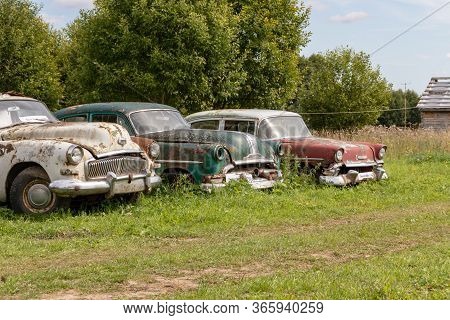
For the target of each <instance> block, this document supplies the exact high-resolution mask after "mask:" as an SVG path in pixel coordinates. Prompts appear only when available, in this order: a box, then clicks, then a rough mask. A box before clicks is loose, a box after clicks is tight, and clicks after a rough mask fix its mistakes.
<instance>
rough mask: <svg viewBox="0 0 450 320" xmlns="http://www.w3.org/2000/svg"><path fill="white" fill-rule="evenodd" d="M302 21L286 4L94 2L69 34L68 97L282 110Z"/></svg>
mask: <svg viewBox="0 0 450 320" xmlns="http://www.w3.org/2000/svg"><path fill="white" fill-rule="evenodd" d="M308 17H309V9H306V8H305V7H304V6H303V5H301V6H298V4H297V1H294V0H283V1H281V0H280V1H263V2H258V3H254V2H242V3H241V2H237V1H231V0H228V1H226V0H219V1H209V0H200V1H187V0H183V1H174V0H168V1H162V0H154V1H150V0H147V1H144V0H141V1H138V0H127V1H126V0H119V1H113V0H101V1H97V2H96V8H95V9H93V10H91V11H87V12H84V13H83V14H82V15H81V17H80V18H79V19H78V20H77V21H75V22H74V23H73V24H72V25H71V26H70V28H69V30H68V35H69V41H68V42H67V52H66V58H65V61H66V70H67V81H66V85H67V95H68V96H71V99H70V100H71V102H72V103H80V102H93V101H100V100H104V101H105V100H106V101H107V100H125V101H129V100H151V101H155V102H160V103H165V104H169V105H173V106H175V107H177V108H178V109H180V110H181V111H182V112H184V113H188V112H196V111H200V110H208V109H213V108H219V109H220V108H225V107H231V106H232V107H262V108H264V107H272V108H281V107H282V106H284V105H285V104H286V103H287V102H288V101H290V100H291V99H292V98H293V97H294V95H295V91H296V88H297V83H298V81H299V71H298V69H297V63H298V50H299V49H300V48H301V47H303V46H304V45H305V44H306V43H307V38H308V36H309V34H308V33H307V32H305V31H304V28H306V26H307V23H308Z"/></svg>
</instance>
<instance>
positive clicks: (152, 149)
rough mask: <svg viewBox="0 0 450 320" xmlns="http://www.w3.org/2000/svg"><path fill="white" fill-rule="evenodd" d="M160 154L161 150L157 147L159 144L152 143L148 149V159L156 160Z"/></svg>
mask: <svg viewBox="0 0 450 320" xmlns="http://www.w3.org/2000/svg"><path fill="white" fill-rule="evenodd" d="M160 153H161V148H160V147H159V144H157V143H156V142H153V143H152V144H151V145H150V146H149V147H148V154H149V155H150V157H152V158H153V159H156V158H158V157H159V154H160Z"/></svg>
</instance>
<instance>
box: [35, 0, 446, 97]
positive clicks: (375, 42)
mask: <svg viewBox="0 0 450 320" xmlns="http://www.w3.org/2000/svg"><path fill="white" fill-rule="evenodd" d="M34 2H36V3H38V4H40V5H42V10H41V14H42V16H43V17H44V19H45V20H46V21H48V22H49V23H51V24H52V25H53V26H54V27H55V28H62V27H64V26H65V25H66V24H67V23H69V22H70V21H72V20H73V19H74V18H75V17H77V15H78V12H79V10H80V9H89V8H92V2H93V1H92V0H34ZM305 3H306V4H307V5H309V6H311V7H312V14H311V21H310V26H309V30H310V31H311V32H312V37H311V42H310V43H309V44H308V46H307V47H306V48H305V49H304V50H303V54H304V55H306V56H309V55H310V54H312V53H315V52H324V51H326V50H329V49H334V48H336V47H338V46H350V47H352V48H354V49H356V50H358V51H359V50H362V51H365V52H367V53H372V52H374V51H375V50H377V49H378V48H380V47H381V46H382V45H384V44H385V43H387V42H388V41H389V40H391V39H393V38H394V37H395V36H397V35H398V34H400V33H401V32H403V31H405V30H406V29H408V28H409V27H410V26H412V25H414V24H415V23H417V22H418V21H420V20H421V19H423V18H425V17H426V16H427V15H428V14H430V13H432V12H433V11H435V10H436V9H438V8H439V7H441V6H442V5H444V4H446V3H448V5H447V6H446V7H444V8H443V9H442V10H440V11H439V12H438V13H436V14H435V15H433V16H432V17H431V18H429V19H428V20H426V21H424V22H423V23H421V24H420V25H419V26H417V27H415V28H414V29H412V30H411V31H409V32H408V33H406V34H405V35H403V36H402V37H400V38H399V39H397V40H396V41H394V42H393V43H391V44H390V45H388V46H387V47H386V48H384V49H382V50H380V51H378V52H377V53H375V54H374V55H373V56H372V62H373V64H374V65H379V66H380V68H381V71H382V73H383V76H384V77H386V79H387V80H388V81H389V82H390V83H392V84H393V85H394V88H400V87H403V85H402V83H407V87H408V88H411V89H414V90H416V91H417V92H418V93H419V94H420V93H422V91H423V90H424V89H425V87H426V85H427V84H428V82H429V80H430V78H431V77H432V76H450V1H447V0H390V1H388V0H305Z"/></svg>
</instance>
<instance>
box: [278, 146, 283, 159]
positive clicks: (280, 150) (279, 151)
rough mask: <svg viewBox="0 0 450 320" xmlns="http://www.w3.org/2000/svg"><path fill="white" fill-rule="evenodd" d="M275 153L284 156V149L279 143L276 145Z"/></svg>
mask: <svg viewBox="0 0 450 320" xmlns="http://www.w3.org/2000/svg"><path fill="white" fill-rule="evenodd" d="M277 155H279V156H280V157H282V156H284V149H283V145H282V144H281V143H280V144H279V145H278V147H277Z"/></svg>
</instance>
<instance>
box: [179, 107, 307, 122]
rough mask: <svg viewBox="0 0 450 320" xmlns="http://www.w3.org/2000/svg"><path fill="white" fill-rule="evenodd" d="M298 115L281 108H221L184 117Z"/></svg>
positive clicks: (193, 118) (188, 119) (253, 117)
mask: <svg viewBox="0 0 450 320" xmlns="http://www.w3.org/2000/svg"><path fill="white" fill-rule="evenodd" d="M280 116H283V117H299V115H298V114H297V113H295V112H289V111H283V110H266V109H223V110H211V111H202V112H197V113H194V114H191V115H189V116H187V117H186V120H187V121H193V120H198V119H205V118H213V117H223V118H248V119H257V120H258V121H261V120H263V119H267V118H273V117H280Z"/></svg>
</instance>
